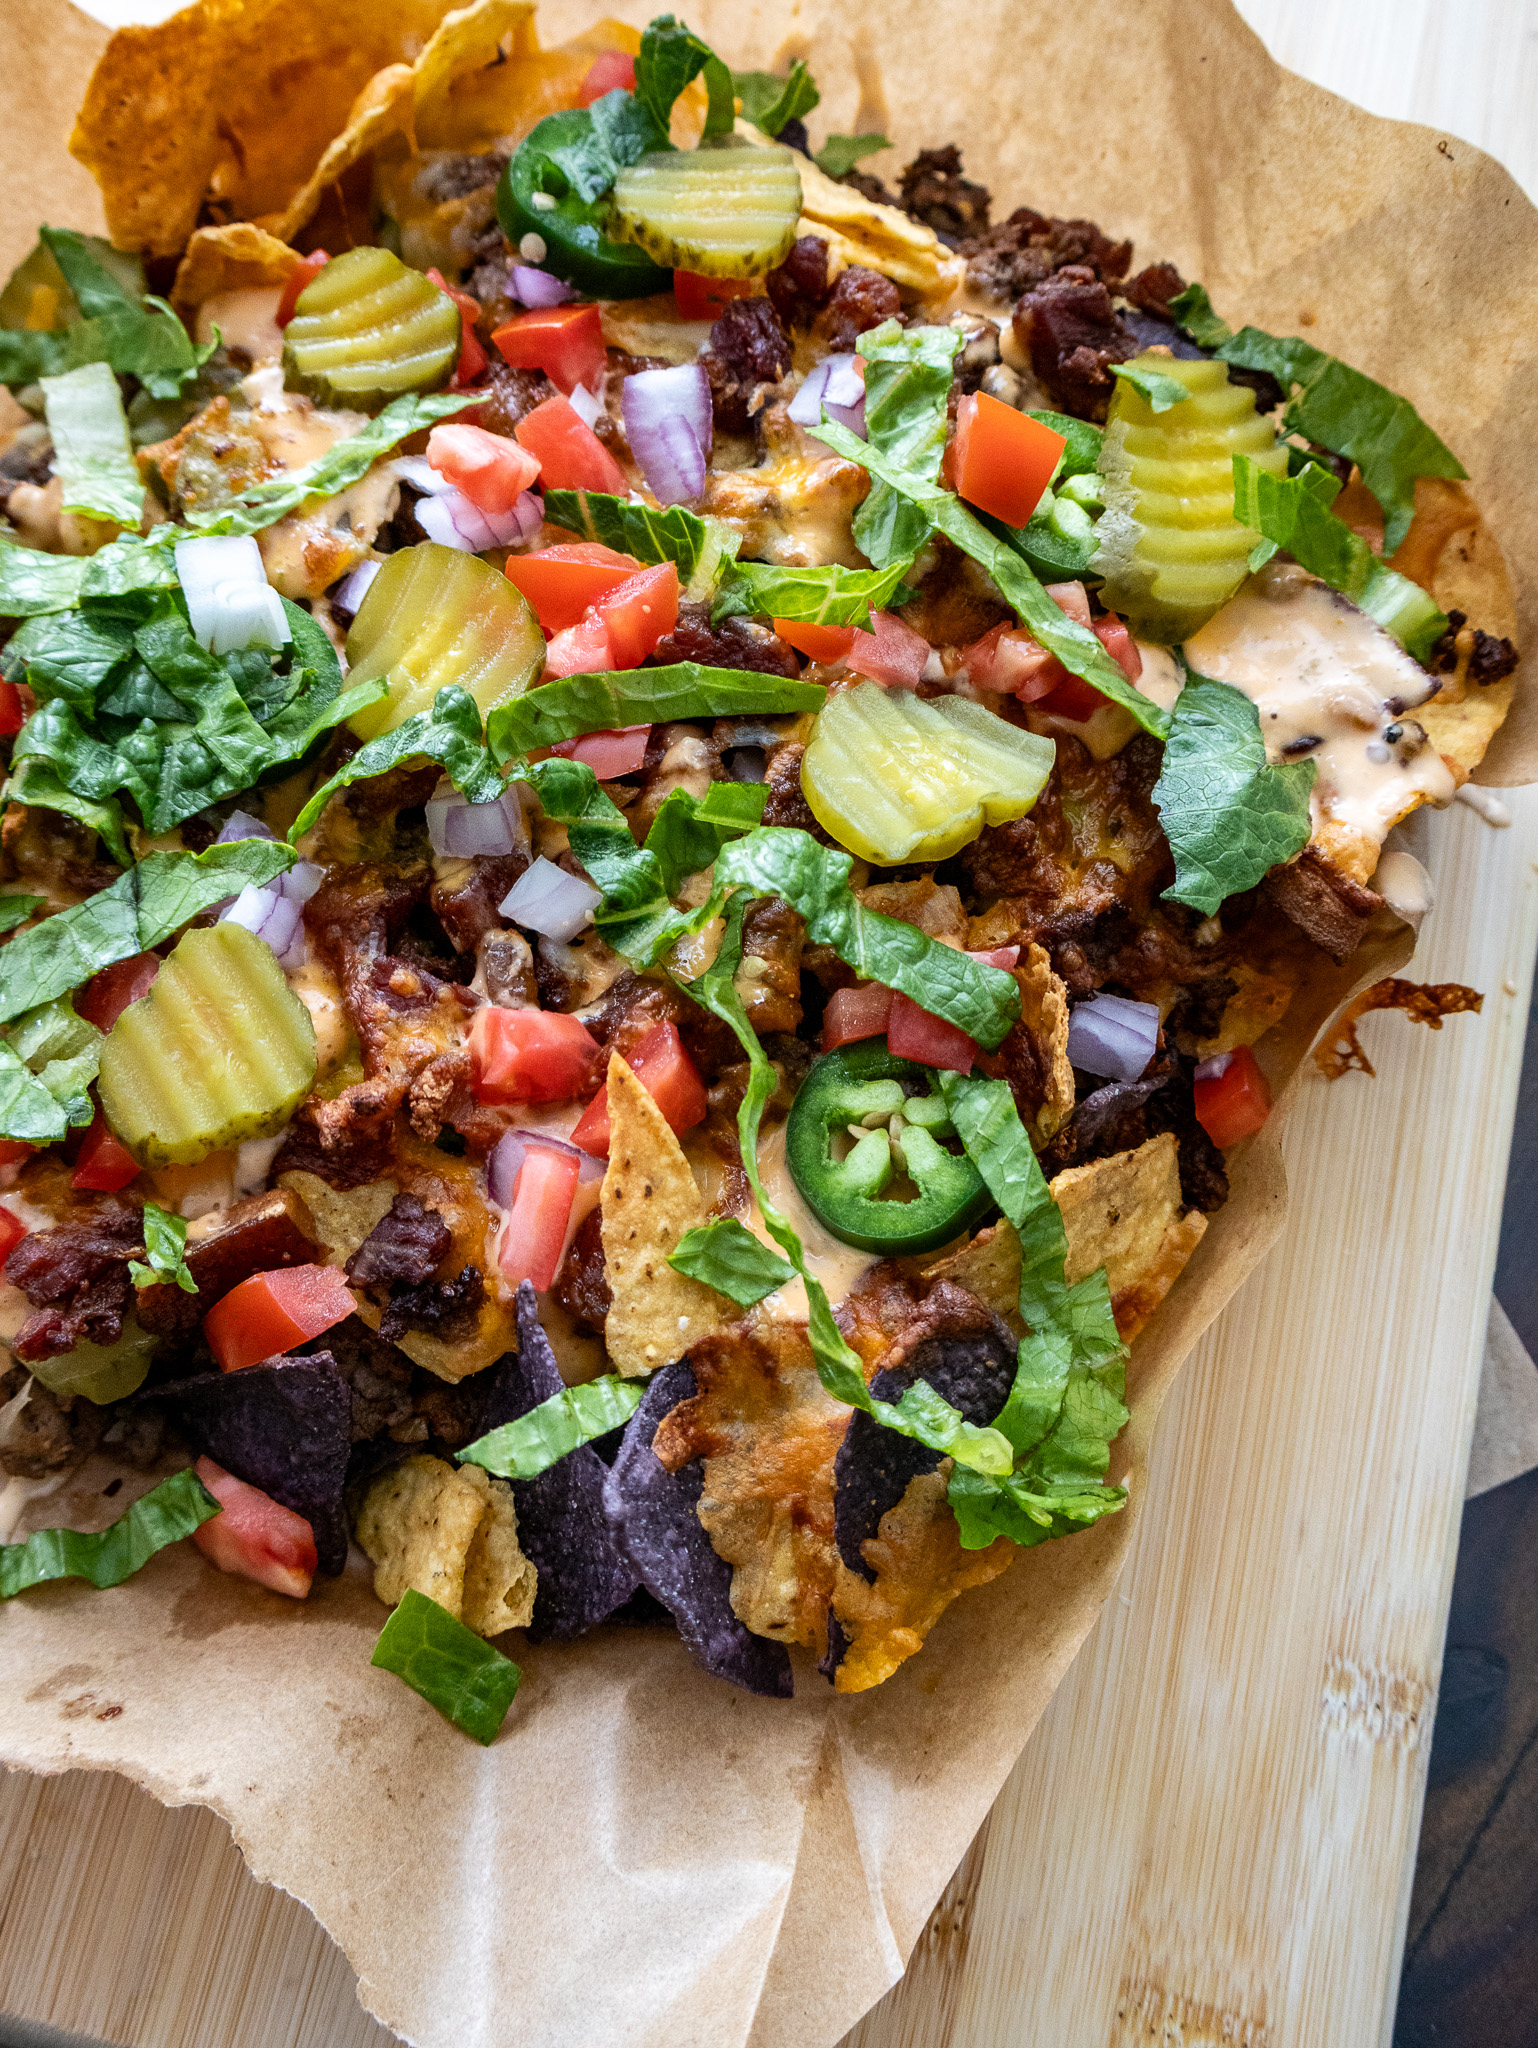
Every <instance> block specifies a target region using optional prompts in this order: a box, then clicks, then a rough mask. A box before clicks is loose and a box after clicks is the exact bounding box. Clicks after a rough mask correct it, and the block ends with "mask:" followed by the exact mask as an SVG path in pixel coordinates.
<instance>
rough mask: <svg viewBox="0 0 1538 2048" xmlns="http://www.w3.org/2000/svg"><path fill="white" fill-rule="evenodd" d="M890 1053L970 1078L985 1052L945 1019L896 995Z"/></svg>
mask: <svg viewBox="0 0 1538 2048" xmlns="http://www.w3.org/2000/svg"><path fill="white" fill-rule="evenodd" d="M886 1042H887V1047H888V1050H889V1051H891V1052H893V1053H895V1054H896V1055H897V1057H898V1058H899V1059H900V1060H918V1061H920V1062H921V1064H922V1065H924V1066H926V1067H949V1068H951V1069H952V1070H953V1071H954V1072H955V1073H958V1074H970V1073H971V1071H972V1065H973V1062H974V1061H975V1060H976V1059H977V1058H978V1056H979V1054H980V1052H981V1050H982V1048H981V1047H980V1046H979V1045H978V1043H977V1041H976V1039H975V1038H969V1037H968V1036H967V1034H966V1033H965V1032H964V1031H961V1030H958V1029H957V1027H956V1026H955V1025H954V1024H947V1023H946V1021H945V1019H944V1018H943V1017H935V1016H931V1014H930V1013H929V1011H928V1010H921V1009H920V1008H919V1006H918V1004H917V1003H916V1002H914V1000H913V998H912V997H911V996H905V995H902V994H900V993H898V992H897V991H895V990H894V991H893V995H892V1016H891V1021H890V1022H889V1023H888V1025H887V1033H886Z"/></svg>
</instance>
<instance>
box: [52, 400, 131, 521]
mask: <svg viewBox="0 0 1538 2048" xmlns="http://www.w3.org/2000/svg"><path fill="white" fill-rule="evenodd" d="M43 402H44V405H45V407H46V409H47V413H48V431H49V433H50V434H51V435H52V436H53V466H54V472H55V474H56V475H57V476H58V477H59V478H60V479H61V481H62V482H63V485H64V505H63V510H64V511H65V512H69V513H74V514H78V515H79V516H80V517H82V518H85V519H107V520H112V521H114V522H115V523H116V524H117V525H119V526H132V527H136V526H137V525H138V524H139V521H140V520H141V519H142V518H143V516H144V484H143V481H142V479H141V478H140V475H139V471H138V468H137V467H136V465H135V463H134V456H133V444H132V442H131V441H130V440H129V438H128V416H127V414H126V413H125V412H124V411H123V397H122V393H121V392H120V391H119V390H118V388H117V379H116V377H114V376H113V374H112V372H111V371H110V370H109V369H108V368H107V365H106V364H105V363H87V364H86V365H85V366H84V368H82V369H79V370H69V371H66V373H65V374H64V375H63V376H62V377H45V378H44V379H43Z"/></svg>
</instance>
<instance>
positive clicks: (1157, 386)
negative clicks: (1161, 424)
mask: <svg viewBox="0 0 1538 2048" xmlns="http://www.w3.org/2000/svg"><path fill="white" fill-rule="evenodd" d="M1111 375H1112V376H1113V377H1119V378H1120V379H1121V380H1122V382H1123V383H1124V384H1130V385H1131V386H1132V388H1133V390H1134V391H1135V392H1136V393H1137V394H1138V396H1139V397H1140V398H1145V399H1147V401H1148V403H1149V405H1151V406H1152V408H1153V410H1154V411H1155V412H1168V411H1169V409H1170V407H1171V406H1172V405H1182V404H1184V402H1185V401H1186V399H1188V398H1189V397H1190V396H1191V394H1190V392H1189V391H1188V390H1187V389H1186V387H1185V385H1184V384H1182V383H1181V381H1180V379H1179V378H1178V377H1169V376H1166V375H1165V373H1164V372H1163V371H1162V370H1151V369H1149V367H1148V366H1147V364H1146V363H1112V365H1111Z"/></svg>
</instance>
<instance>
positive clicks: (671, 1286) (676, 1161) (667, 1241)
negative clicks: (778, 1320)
mask: <svg viewBox="0 0 1538 2048" xmlns="http://www.w3.org/2000/svg"><path fill="white" fill-rule="evenodd" d="M608 1089H609V1129H610V1138H609V1170H608V1172H607V1173H606V1174H605V1175H604V1177H603V1191H602V1194H601V1196H600V1198H599V1199H600V1204H601V1212H602V1218H603V1221H602V1231H603V1256H604V1265H605V1268H606V1269H607V1273H608V1279H609V1287H610V1290H611V1292H612V1294H613V1296H614V1301H613V1306H612V1307H611V1308H610V1310H609V1314H608V1320H607V1321H606V1323H605V1325H604V1340H605V1342H606V1343H607V1345H608V1348H609V1362H610V1364H611V1365H612V1366H613V1367H614V1370H615V1371H616V1372H618V1373H625V1374H629V1375H632V1376H633V1375H634V1374H636V1373H643V1372H655V1371H656V1369H657V1368H658V1366H662V1365H668V1364H670V1363H671V1362H672V1361H673V1360H674V1359H675V1358H679V1357H681V1356H682V1355H683V1353H684V1352H685V1351H687V1350H688V1349H689V1347H690V1345H691V1344H694V1343H696V1342H697V1341H698V1340H699V1339H700V1338H701V1337H704V1336H707V1335H708V1334H709V1333H710V1332H711V1331H712V1330H718V1329H720V1328H722V1327H723V1326H724V1325H725V1324H726V1323H728V1322H730V1321H731V1320H732V1319H733V1317H734V1315H735V1313H736V1310H735V1308H734V1306H733V1304H732V1303H730V1302H728V1301H727V1299H726V1297H725V1296H724V1295H721V1294H717V1293H716V1291H715V1289H714V1288H713V1287H706V1286H705V1285H704V1284H703V1283H702V1282H700V1281H698V1280H690V1279H688V1278H686V1276H685V1275H684V1274H682V1273H675V1272H674V1270H673V1268H672V1267H671V1266H670V1265H669V1264H668V1262H667V1258H668V1253H669V1252H670V1251H672V1250H673V1248H674V1247H675V1246H676V1245H677V1243H678V1240H679V1239H680V1238H681V1237H682V1236H683V1235H684V1233H685V1232H686V1231H689V1230H693V1229H695V1228H696V1226H697V1225H699V1224H701V1223H704V1222H705V1221H706V1210H705V1202H704V1198H703V1197H702V1195H701V1194H700V1191H699V1187H698V1185H697V1184H696V1182H695V1178H694V1175H693V1174H692V1173H691V1172H690V1170H689V1162H688V1160H687V1159H686V1158H685V1157H684V1150H683V1147H682V1146H681V1145H680V1144H679V1142H678V1140H677V1138H676V1137H675V1136H674V1135H673V1132H672V1130H671V1129H670V1127H669V1125H668V1123H667V1120H666V1119H665V1118H664V1116H663V1114H662V1111H661V1110H660V1109H658V1107H657V1105H656V1103H655V1102H653V1100H652V1098H651V1096H650V1095H649V1094H648V1093H647V1092H646V1089H645V1088H644V1087H643V1086H642V1085H641V1083H640V1082H639V1081H638V1080H637V1079H636V1077H635V1075H634V1074H633V1073H632V1072H631V1071H630V1068H629V1067H628V1066H627V1065H626V1064H625V1062H624V1060H622V1059H621V1058H620V1056H619V1054H618V1053H614V1054H612V1055H611V1056H610V1060H609V1079H608Z"/></svg>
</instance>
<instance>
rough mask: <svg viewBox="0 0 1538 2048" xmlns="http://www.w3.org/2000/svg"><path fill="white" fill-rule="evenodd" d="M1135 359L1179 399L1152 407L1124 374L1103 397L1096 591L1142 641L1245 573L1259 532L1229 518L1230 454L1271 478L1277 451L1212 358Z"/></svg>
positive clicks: (1174, 634)
mask: <svg viewBox="0 0 1538 2048" xmlns="http://www.w3.org/2000/svg"><path fill="white" fill-rule="evenodd" d="M1137 362H1138V365H1139V366H1140V367H1142V368H1144V369H1150V370H1157V371H1159V372H1160V374H1161V375H1163V376H1166V377H1174V378H1177V379H1178V380H1179V382H1180V383H1182V384H1184V385H1185V387H1186V389H1187V390H1188V391H1189V392H1190V394H1191V395H1190V397H1189V398H1188V399H1185V400H1183V401H1181V402H1180V403H1178V404H1175V405H1172V406H1170V407H1169V408H1168V410H1167V411H1165V412H1155V411H1154V410H1153V408H1152V406H1150V405H1149V403H1148V401H1147V400H1146V399H1145V398H1143V397H1141V396H1140V395H1139V393H1138V392H1137V391H1136V390H1135V389H1134V388H1133V386H1132V385H1130V384H1129V383H1127V382H1126V380H1125V379H1122V378H1118V379H1117V388H1116V395H1115V396H1114V397H1113V398H1112V400H1111V409H1110V415H1109V418H1108V420H1107V422H1106V433H1105V441H1104V444H1103V446H1102V449H1101V455H1100V474H1101V476H1102V478H1103V479H1104V483H1105V505H1106V509H1105V511H1104V512H1103V513H1102V514H1101V516H1100V520H1099V523H1098V524H1097V526H1096V528H1095V533H1096V536H1097V538H1098V540H1099V543H1100V548H1099V552H1098V554H1097V555H1096V556H1095V560H1094V564H1093V566H1094V568H1095V570H1096V572H1097V573H1098V574H1099V575H1101V576H1103V577H1104V578H1105V583H1104V587H1103V588H1102V590H1101V596H1102V598H1103V599H1104V601H1105V603H1106V605H1107V606H1108V607H1109V608H1110V609H1111V610H1113V611H1118V612H1121V613H1123V614H1124V615H1125V617H1126V620H1127V623H1128V624H1129V625H1130V626H1131V628H1132V630H1133V632H1134V633H1137V634H1139V635H1141V637H1142V638H1144V639H1145V640H1162V641H1165V642H1167V643H1172V642H1175V641H1179V640H1184V639H1185V638H1186V636H1187V635H1188V634H1191V633H1194V632H1195V631H1196V630H1197V628H1198V627H1199V626H1203V625H1205V624H1206V622H1207V620H1208V619H1210V618H1211V617H1212V614H1213V613H1214V612H1215V611H1216V610H1217V609H1218V607H1219V605H1222V604H1225V603H1226V602H1227V601H1228V599H1229V598H1231V597H1232V596H1233V594H1234V592H1235V591H1236V590H1237V589H1238V588H1239V585H1240V584H1241V583H1242V582H1243V581H1244V578H1245V575H1246V573H1247V570H1248V558H1249V554H1250V550H1251V549H1252V548H1253V547H1254V546H1255V543H1256V542H1257V541H1258V540H1259V539H1260V535H1259V534H1258V533H1254V532H1252V531H1251V530H1250V528H1249V527H1247V526H1241V525H1240V524H1239V522H1238V520H1237V519H1235V517H1234V470H1233V459H1234V457H1235V456H1236V455H1248V456H1251V457H1252V458H1253V459H1254V460H1255V462H1257V463H1258V464H1259V466H1260V467H1261V468H1262V469H1268V470H1270V471H1271V472H1272V473H1273V474H1274V475H1276V476H1284V475H1285V474H1286V471H1287V457H1286V454H1285V453H1284V451H1283V450H1282V449H1281V448H1280V447H1278V446H1277V442H1276V436H1275V434H1274V433H1273V432H1272V430H1271V428H1270V426H1269V425H1268V424H1267V423H1266V421H1265V420H1263V419H1260V418H1258V417H1257V415H1256V412H1255V394H1254V392H1253V391H1251V390H1250V389H1249V388H1248V386H1246V385H1243V384H1230V383H1229V381H1228V371H1227V369H1226V367H1225V366H1224V365H1223V364H1222V363H1213V362H1188V361H1186V360H1185V359H1184V358H1182V357H1176V356H1168V355H1164V354H1161V353H1154V352H1150V353H1149V354H1148V355H1144V356H1139V357H1138V359H1137Z"/></svg>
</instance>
